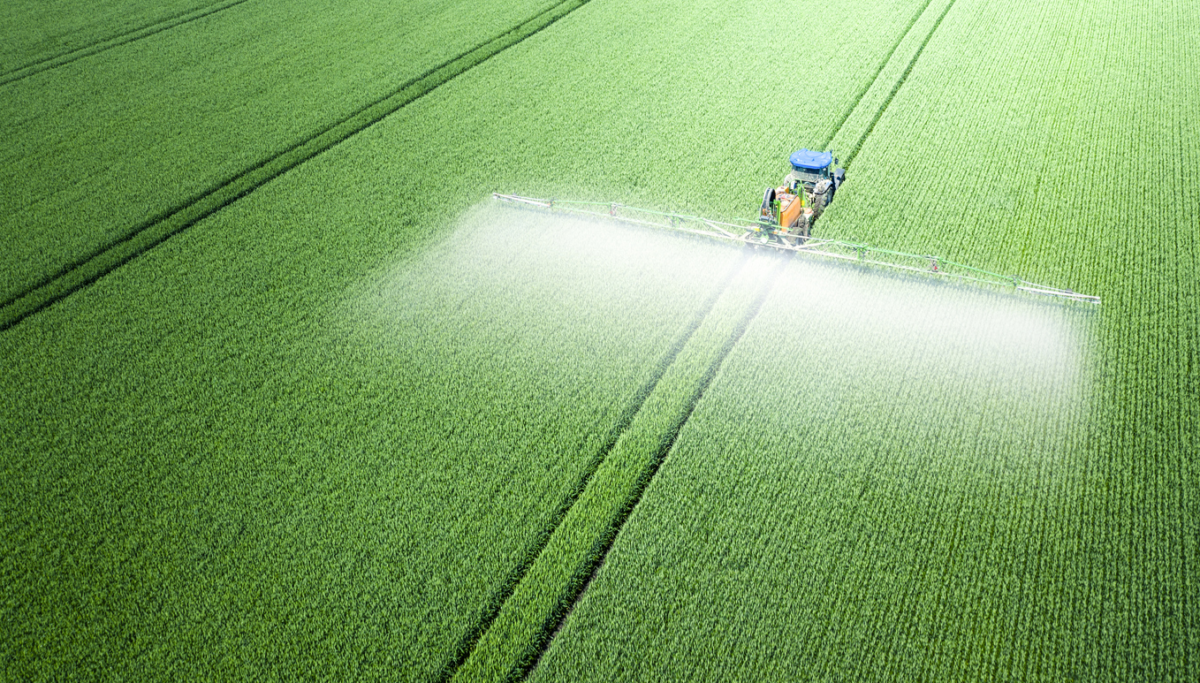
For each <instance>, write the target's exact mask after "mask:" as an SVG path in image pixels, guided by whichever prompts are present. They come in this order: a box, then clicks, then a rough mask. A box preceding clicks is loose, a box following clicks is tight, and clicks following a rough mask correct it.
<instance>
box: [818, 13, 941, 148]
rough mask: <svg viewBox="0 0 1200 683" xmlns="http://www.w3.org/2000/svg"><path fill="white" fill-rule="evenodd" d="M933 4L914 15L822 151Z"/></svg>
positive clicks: (830, 135)
mask: <svg viewBox="0 0 1200 683" xmlns="http://www.w3.org/2000/svg"><path fill="white" fill-rule="evenodd" d="M932 2H933V0H925V4H924V5H921V9H919V10H917V13H916V14H914V15H913V18H912V19H910V20H909V22H908V26H907V27H906V28H905V29H904V32H903V33H901V34H900V35H899V36H898V37H897V38H896V42H895V43H892V49H890V50H888V52H887V55H886V56H885V57H884V58H883V59H882V60H881V61H880V62H879V68H878V69H876V70H875V75H874V76H873V77H871V80H870V81H868V82H867V84H866V85H864V86H863V87H862V90H860V91H858V96H857V97H855V98H854V101H853V102H851V103H850V106H848V107H846V111H845V112H844V113H843V114H842V118H841V120H839V121H838V122H837V125H836V126H834V127H833V132H831V133H830V134H829V138H828V139H827V140H825V144H823V145H821V149H829V144H830V143H831V142H833V141H834V139H836V138H837V135H838V133H840V132H842V126H845V125H846V121H848V120H850V115H851V114H853V113H854V110H855V109H858V105H859V103H861V102H862V101H863V98H864V97H866V96H867V93H868V92H870V91H871V88H873V87H874V86H875V82H876V81H878V80H879V77H880V76H882V75H883V70H884V69H885V68H887V65H888V64H889V63H890V62H891V61H892V55H894V54H896V50H897V49H898V48H899V47H900V43H903V42H904V39H905V38H907V37H908V34H909V33H912V30H913V27H914V26H916V25H917V21H919V20H920V19H921V17H922V15H924V14H925V10H927V9H929V5H930V3H932Z"/></svg>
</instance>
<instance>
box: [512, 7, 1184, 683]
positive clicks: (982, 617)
mask: <svg viewBox="0 0 1200 683" xmlns="http://www.w3.org/2000/svg"><path fill="white" fill-rule="evenodd" d="M1016 4H1017V3H996V2H980V1H977V0H958V1H957V2H956V3H955V5H954V7H953V8H952V10H951V11H950V12H949V13H948V14H947V15H946V18H945V20H944V21H943V22H942V24H941V25H940V27H939V28H938V31H937V33H936V34H935V35H934V36H933V38H932V39H931V40H930V42H929V43H928V45H927V46H926V49H925V50H924V51H923V52H922V55H921V57H920V59H919V60H918V61H917V63H916V65H915V67H914V69H913V71H912V72H911V74H910V75H909V77H908V78H907V79H906V81H905V84H904V86H903V88H901V89H900V90H899V91H898V92H897V94H896V96H895V98H894V99H893V101H892V102H891V104H890V105H889V106H888V108H887V111H886V112H885V114H884V116H883V117H881V119H880V121H879V123H878V125H877V126H876V127H875V129H874V130H873V131H872V134H871V135H870V136H869V137H868V138H867V140H866V143H865V144H864V146H863V148H862V150H861V152H860V154H859V156H857V157H856V159H855V162H854V167H853V174H852V177H851V180H850V182H848V183H847V185H846V187H845V188H844V189H843V190H842V191H841V192H839V194H838V201H837V202H836V203H835V204H834V206H833V207H832V208H831V209H830V211H829V213H827V214H826V217H825V218H823V219H822V222H821V224H820V226H823V227H820V226H819V227H820V229H821V230H824V231H826V232H825V234H828V235H830V236H843V237H852V238H855V239H860V240H863V241H868V242H871V243H873V244H887V245H889V246H892V247H894V248H899V249H905V250H909V251H916V252H932V253H939V254H944V255H947V256H948V257H950V258H953V259H955V260H958V261H961V262H966V263H971V264H973V265H979V266H981V267H985V268H989V269H991V270H997V271H1000V272H1010V273H1014V274H1019V275H1023V276H1025V277H1029V278H1031V279H1034V280H1037V281H1045V282H1048V283H1050V284H1054V285H1058V286H1066V287H1074V288H1076V289H1078V290H1081V291H1086V292H1089V293H1095V294H1099V295H1101V296H1102V297H1103V298H1104V304H1103V306H1102V307H1100V308H1099V309H1095V310H1091V311H1087V310H1080V309H1076V308H1071V307H1067V308H1062V307H1058V306H1046V305H1044V304H1042V303H1040V302H1035V301H1029V300H1027V299H1021V298H1013V299H1011V300H1009V301H1007V302H1006V301H1005V300H1004V299H1002V298H999V296H998V295H986V296H977V295H968V294H966V293H965V292H963V291H960V290H958V289H956V288H954V287H947V286H940V285H929V284H927V285H924V286H915V285H910V284H906V283H905V282H904V281H903V280H902V279H901V280H896V279H894V278H881V276H880V275H879V274H877V273H876V274H872V273H871V272H870V271H862V272H853V271H852V272H849V273H847V272H846V271H837V270H835V271H833V272H834V275H830V276H829V277H828V278H827V279H829V280H832V282H825V281H824V280H822V279H818V278H814V279H812V280H810V281H808V282H803V281H801V282H797V283H796V284H795V285H793V286H792V287H791V289H792V290H794V291H795V292H796V294H795V295H794V296H792V297H790V299H789V300H786V303H785V299H784V298H782V297H777V298H776V299H773V300H772V301H770V302H768V305H767V307H766V308H765V309H764V311H763V313H762V314H761V315H760V316H759V317H758V319H757V320H756V323H755V326H754V327H753V328H751V330H750V331H749V332H748V333H747V335H746V337H745V338H744V339H743V342H742V344H743V347H744V348H743V347H739V349H737V350H735V352H734V354H732V355H731V356H730V359H729V362H728V368H729V370H728V372H727V373H726V374H724V375H723V377H722V378H721V380H720V381H718V382H717V383H716V384H714V387H713V389H712V391H710V392H709V394H707V396H706V398H705V400H704V401H702V402H701V404H700V405H699V406H698V407H697V410H696V412H695V413H694V415H693V418H692V419H691V420H690V421H689V424H688V426H687V427H685V429H684V430H683V432H682V434H681V436H680V439H679V441H678V443H677V446H676V449H675V450H674V451H673V452H672V454H671V455H670V457H669V458H668V459H667V461H666V464H665V465H664V467H663V468H662V470H660V472H659V474H658V476H657V477H656V480H655V482H654V483H653V484H652V485H651V486H650V488H649V489H648V490H647V492H646V495H645V496H644V497H643V499H642V503H641V505H640V506H639V508H638V510H636V511H635V512H634V514H633V515H632V516H631V518H630V520H629V522H628V523H627V524H626V526H625V529H624V531H623V533H622V536H621V537H620V538H619V539H618V541H617V543H616V544H615V545H614V547H613V549H612V551H611V552H610V554H609V556H608V560H607V562H606V565H605V568H604V569H603V570H602V571H601V572H600V573H599V574H598V575H597V577H596V579H595V580H594V581H593V583H592V586H591V587H590V588H589V591H588V593H587V594H585V596H584V597H583V599H582V600H581V601H580V603H579V606H578V608H577V609H576V610H575V612H574V613H573V614H572V617H571V618H570V619H568V620H567V622H566V624H565V625H564V627H563V630H562V632H561V634H560V636H559V638H558V639H556V641H555V643H554V644H553V645H552V646H551V648H550V650H549V651H548V652H547V653H546V655H545V656H544V657H543V659H542V664H541V666H540V667H539V669H538V670H537V671H536V672H535V673H534V676H533V680H589V679H590V680H605V679H608V678H612V677H614V676H616V675H618V672H620V674H621V675H630V674H629V672H630V671H631V670H632V671H633V672H634V674H633V675H636V676H641V677H647V678H651V677H654V676H656V675H659V676H666V675H668V673H669V675H671V676H673V677H676V678H687V677H691V678H696V679H713V678H721V679H723V680H739V679H745V680H759V679H762V678H793V679H797V678H799V679H815V680H820V679H822V678H823V677H828V678H838V679H841V678H847V679H855V680H863V679H867V680H876V679H878V680H929V679H935V680H960V679H992V680H994V679H998V678H1013V679H1020V680H1062V679H1071V678H1074V679H1078V680H1084V679H1087V680H1129V679H1132V678H1147V679H1155V680H1167V679H1180V680H1186V679H1190V678H1194V677H1195V676H1196V671H1197V665H1198V663H1200V662H1198V661H1197V660H1196V658H1195V657H1194V655H1192V654H1191V653H1193V652H1195V651H1196V650H1195V647H1196V645H1197V640H1196V638H1197V636H1196V633H1197V631H1196V629H1195V625H1196V624H1197V623H1198V622H1197V619H1198V618H1200V610H1198V608H1200V605H1198V604H1197V603H1196V602H1195V601H1194V600H1193V599H1192V598H1191V597H1190V594H1191V593H1192V592H1194V591H1193V589H1194V587H1195V586H1196V585H1197V578H1196V573H1195V567H1194V562H1192V561H1191V560H1190V558H1192V557H1195V556H1196V552H1197V549H1198V547H1200V546H1197V541H1196V539H1197V538H1200V535H1198V534H1197V530H1198V529H1200V489H1198V487H1197V483H1198V482H1200V479H1197V477H1196V469H1195V464H1194V463H1193V462H1192V461H1193V460H1194V458H1192V457H1191V456H1190V454H1192V453H1195V452H1196V451H1195V449H1196V444H1197V443H1198V436H1197V435H1198V434H1200V408H1198V406H1200V380H1198V377H1197V374H1196V372H1195V359H1196V358H1198V357H1200V325H1198V316H1197V313H1196V311H1197V307H1196V305H1195V304H1196V301H1197V295H1198V294H1200V291H1198V286H1197V282H1198V280H1197V277H1196V276H1197V266H1198V265H1200V261H1198V256H1200V253H1198V252H1197V244H1196V235H1195V230H1194V229H1192V228H1193V226H1194V225H1195V224H1196V220H1197V216H1200V193H1198V192H1197V190H1196V187H1197V186H1196V183H1195V182H1194V179H1195V178H1196V177H1200V148H1198V147H1197V146H1196V144H1195V140H1196V132H1195V127H1194V124H1193V121H1194V120H1195V118H1194V117H1195V112H1196V111H1197V107H1198V106H1200V98H1197V96H1196V94H1195V90H1194V89H1192V88H1188V87H1186V86H1185V85H1184V84H1185V82H1186V81H1187V79H1188V78H1194V75H1195V74H1196V73H1200V64H1198V63H1197V62H1196V59H1195V55H1196V54H1198V52H1197V49H1196V47H1197V46H1196V44H1195V43H1196V36H1197V35H1200V34H1197V32H1196V31H1195V30H1191V29H1195V28H1196V27H1197V26H1198V25H1200V13H1198V12H1197V11H1196V9H1195V8H1194V7H1193V6H1191V5H1189V4H1187V3H1182V2H1169V1H1167V2H1161V3H1154V4H1153V6H1147V5H1141V6H1131V5H1128V4H1122V3H1118V2H1102V3H1087V4H1085V5H1084V4H1081V5H1071V6H1065V5H1062V4H1061V3H1050V2H1044V3H1034V4H1032V5H1031V4H1029V3H1021V6H1020V7H1019V8H1018V7H1017V6H1016ZM1164 17H1169V18H1170V21H1169V24H1170V27H1169V28H1168V27H1167V25H1166V24H1164V23H1163V21H1162V19H1163V18H1164ZM968 102H969V103H971V104H970V106H966V105H964V103H968ZM1150 160H1154V161H1153V162H1151V161H1150ZM1114 195H1115V196H1114ZM796 265H797V268H800V267H801V264H796ZM800 272H803V271H800ZM843 275H844V276H845V279H844V280H843V279H842V276H843ZM851 275H853V276H854V277H855V278H858V279H857V280H855V281H857V282H859V283H860V284H859V285H857V286H854V285H852V284H851V282H852V281H851V280H850V276H851ZM847 288H849V289H847ZM889 292H890V293H889ZM804 294H808V295H809V296H805V295H804ZM901 294H903V296H901ZM767 344H771V345H778V348H781V349H784V350H788V351H792V352H794V353H795V354H796V355H797V356H798V357H799V358H800V359H801V360H799V361H798V362H797V366H796V367H795V368H789V367H787V366H784V365H780V364H779V363H778V362H774V363H773V362H768V361H766V360H762V359H757V358H755V357H754V356H753V354H752V351H751V349H754V348H761V347H762V346H764V345H767ZM775 360H777V359H775ZM748 417H749V420H748ZM681 538H682V539H686V540H678V539H681ZM631 662H636V664H632V665H631V664H630V663H631Z"/></svg>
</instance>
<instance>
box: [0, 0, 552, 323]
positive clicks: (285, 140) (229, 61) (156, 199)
mask: <svg viewBox="0 0 1200 683" xmlns="http://www.w3.org/2000/svg"><path fill="white" fill-rule="evenodd" d="M548 4H552V5H558V4H564V3H547V2H546V0H497V1H496V2H493V3H490V4H488V5H487V6H486V8H481V7H480V6H479V3H467V2H457V3H437V4H420V5H417V6H413V7H407V8H405V10H406V11H402V12H397V11H396V7H395V3H392V2H382V1H379V0H361V1H359V2H354V3H346V2H334V1H332V0H256V1H255V2H250V3H244V4H240V5H237V6H234V7H231V8H229V9H228V10H226V11H223V12H220V13H217V14H213V15H211V16H208V17H205V18H204V19H203V20H200V21H196V22H191V23H188V24H185V25H181V26H179V27H176V28H174V29H172V30H170V31H165V32H161V33H156V34H153V35H151V36H148V37H146V38H144V39H142V40H137V41H134V42H131V43H128V44H126V45H122V46H120V47H118V48H114V49H112V50H108V51H106V52H103V53H100V54H97V55H95V56H93V57H90V58H88V59H85V60H80V61H76V62H72V63H70V64H67V65H64V66H61V67H59V68H56V69H52V70H49V71H45V72H42V73H38V74H36V75H34V76H31V77H29V78H26V79H23V80H20V81H16V82H12V83H8V84H6V85H2V86H0V112H3V114H2V115H0V136H3V137H4V139H5V140H6V143H5V144H4V145H3V146H0V169H2V170H0V234H2V235H4V236H5V237H6V240H7V241H8V242H9V244H10V245H11V247H10V248H9V249H6V250H5V251H4V253H3V255H0V274H2V275H0V277H2V279H0V301H3V302H4V304H5V305H7V304H8V303H9V302H10V301H11V300H12V299H13V298H14V297H17V296H18V295H20V294H22V293H25V292H28V291H29V290H30V289H31V288H36V287H38V286H41V285H44V284H46V283H48V282H53V281H54V279H55V278H59V279H61V278H62V276H64V275H66V276H69V275H70V270H71V269H72V268H74V267H76V266H77V265H79V264H80V263H83V262H86V261H87V260H88V259H90V258H92V257H94V256H97V255H101V256H102V255H103V254H104V252H106V251H111V250H113V249H117V250H120V249H121V248H122V247H125V246H126V240H133V241H135V242H136V241H137V240H139V239H142V240H144V239H147V238H150V237H153V238H157V239H161V235H156V234H155V233H157V232H162V230H160V229H159V228H161V227H163V224H166V227H167V228H168V229H167V230H166V231H167V232H170V230H169V228H170V227H171V225H170V224H171V223H172V222H179V221H180V220H182V221H184V222H187V221H192V222H194V221H195V220H199V219H200V218H202V217H203V216H205V215H207V214H208V213H211V212H212V211H216V210H219V209H220V207H221V206H224V205H225V204H227V203H228V202H230V201H234V200H235V199H236V198H237V197H239V196H242V195H243V194H245V193H246V192H250V191H252V190H253V189H254V188H255V187H257V186H258V185H261V184H262V183H263V182H266V181H267V180H269V179H270V178H272V177H274V176H275V175H278V173H281V172H283V171H285V170H287V168H290V167H291V166H294V165H295V164H296V163H300V162H301V161H303V160H306V159H307V158H310V157H311V153H309V154H305V152H307V151H308V148H309V147H311V146H312V143H317V146H318V147H321V149H324V148H327V147H328V145H329V144H333V143H332V142H328V143H326V144H325V145H324V146H323V147H322V146H321V144H320V143H321V142H322V141H323V140H324V139H325V138H329V137H332V138H334V141H333V142H337V141H340V140H342V139H345V137H346V136H347V135H349V134H352V133H353V132H357V131H358V130H361V129H362V128H363V127H365V126H366V125H369V124H370V123H372V122H374V121H376V120H378V118H380V117H382V116H384V115H386V114H387V113H390V112H391V111H394V110H395V106H393V107H390V108H386V107H385V108H384V110H383V111H374V109H375V108H377V107H373V105H375V104H377V103H381V102H382V103H384V104H386V102H387V100H389V99H390V98H392V97H395V96H399V97H400V98H401V99H402V102H400V103H399V104H403V101H407V100H404V98H405V97H406V96H407V98H408V99H412V97H416V96H419V95H421V94H423V93H424V90H423V89H421V88H420V87H419V86H421V82H422V79H423V78H424V77H425V76H428V75H429V72H430V71H431V70H434V69H436V68H437V67H438V66H439V65H441V64H443V63H446V62H450V61H452V60H453V59H454V58H455V57H457V56H459V55H461V54H463V53H466V52H468V51H470V50H472V48H475V47H477V46H479V45H481V44H486V43H488V42H489V41H491V40H492V39H493V38H495V37H496V36H498V35H504V34H506V33H507V32H508V31H509V29H512V28H513V27H514V26H520V25H521V24H523V23H524V22H526V20H528V19H530V17H536V16H540V15H541V14H542V10H543V9H545V8H546V6H547V5H548ZM572 4H573V3H572ZM471 65H472V64H466V65H463V66H460V67H459V68H458V69H457V70H455V71H454V72H452V73H449V74H445V75H444V76H443V78H442V80H443V81H444V80H445V79H446V78H449V77H452V76H453V75H456V74H457V73H458V72H459V71H461V70H462V69H463V68H466V67H469V66H471ZM410 90H411V91H414V92H409V91H410ZM425 90H427V88H426V89H425ZM347 125H349V129H348V130H345V129H347ZM152 243H153V242H152ZM124 258H128V255H126V254H116V255H114V258H113V259H112V260H115V261H117V262H120V261H122V260H124ZM110 267H111V266H110Z"/></svg>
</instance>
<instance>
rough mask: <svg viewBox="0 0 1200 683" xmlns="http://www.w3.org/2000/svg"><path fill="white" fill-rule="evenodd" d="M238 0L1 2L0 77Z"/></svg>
mask: <svg viewBox="0 0 1200 683" xmlns="http://www.w3.org/2000/svg"><path fill="white" fill-rule="evenodd" d="M237 1H238V0H165V1H164V0H153V1H151V0H140V1H136V0H135V1H134V2H130V1H129V0H9V1H8V2H5V3H4V5H3V6H2V7H0V81H4V80H7V77H9V76H10V75H12V74H21V73H25V72H28V71H29V70H30V69H29V68H28V67H31V66H34V67H36V66H41V65H44V64H45V63H46V62H51V63H53V62H54V61H55V60H56V59H62V58H63V57H65V56H68V55H71V54H72V53H75V52H80V51H87V50H88V49H89V48H95V47H101V46H107V45H110V44H112V43H115V42H118V41H121V40H123V39H127V38H128V37H131V35H138V34H139V33H141V32H145V31H148V30H154V29H160V28H161V27H163V26H173V25H178V23H180V22H186V21H188V20H194V18H195V17H196V16H197V15H202V14H205V13H206V12H211V11H212V10H214V9H220V8H223V7H225V6H228V5H230V4H233V3H234V2H237ZM243 1H244V0H243Z"/></svg>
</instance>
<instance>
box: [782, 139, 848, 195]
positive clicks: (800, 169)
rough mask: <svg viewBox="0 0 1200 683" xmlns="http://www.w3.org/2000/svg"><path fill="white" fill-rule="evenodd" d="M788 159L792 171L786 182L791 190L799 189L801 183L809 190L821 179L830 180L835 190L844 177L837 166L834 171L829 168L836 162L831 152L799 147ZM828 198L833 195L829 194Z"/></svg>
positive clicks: (843, 172) (844, 174)
mask: <svg viewBox="0 0 1200 683" xmlns="http://www.w3.org/2000/svg"><path fill="white" fill-rule="evenodd" d="M788 161H789V162H791V164H792V172H791V173H790V174H788V177H787V181H786V182H787V184H788V186H789V187H791V188H792V189H793V190H799V187H798V185H799V184H800V183H803V184H804V187H805V189H807V190H809V191H810V192H811V191H812V190H813V189H815V188H816V186H817V184H818V183H820V182H821V181H822V180H830V181H832V185H833V187H832V190H833V191H834V192H836V191H837V186H838V185H841V181H842V180H843V179H845V177H846V172H845V171H843V170H842V169H840V168H839V169H837V170H836V171H834V170H832V169H831V167H832V166H833V165H834V164H835V163H836V162H837V160H836V159H834V158H833V152H814V151H812V150H811V149H801V150H797V151H795V152H792V156H790V157H788ZM830 199H833V197H832V196H830Z"/></svg>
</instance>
